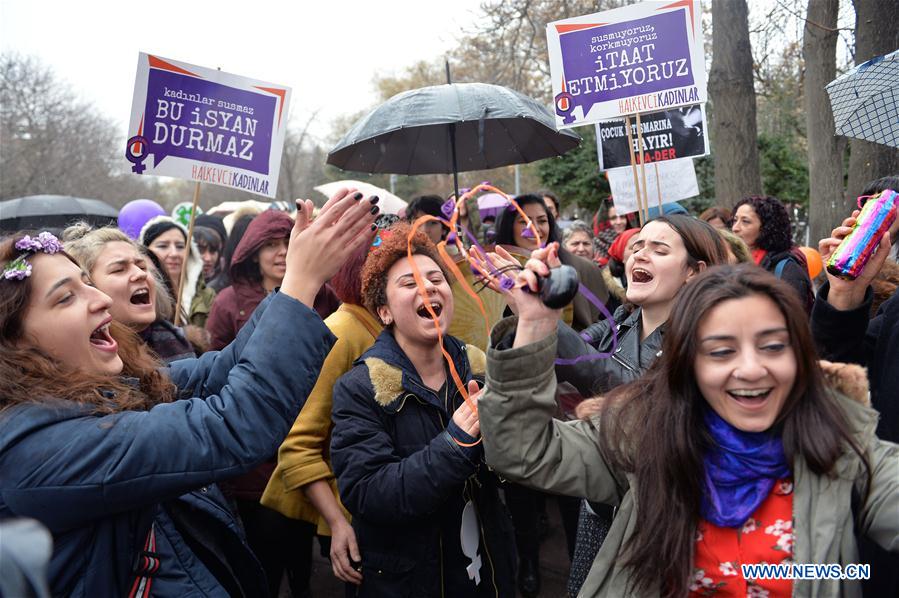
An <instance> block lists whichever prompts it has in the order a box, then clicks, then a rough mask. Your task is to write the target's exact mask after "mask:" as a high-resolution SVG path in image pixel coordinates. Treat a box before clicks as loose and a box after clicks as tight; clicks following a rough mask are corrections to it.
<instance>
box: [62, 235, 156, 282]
mask: <svg viewBox="0 0 899 598" xmlns="http://www.w3.org/2000/svg"><path fill="white" fill-rule="evenodd" d="M115 241H120V242H122V243H127V244H128V245H131V246H132V247H134V248H135V249H136V250H137V251H139V252H140V253H141V254H142V255H143V251H142V250H141V246H140V245H138V244H137V243H135V241H134V239H132V238H131V237H129V236H128V235H126V234H125V233H124V232H123V231H121V230H120V229H118V228H115V227H112V226H104V227H103V228H97V229H95V228H94V227H92V226H91V225H90V224H88V223H87V222H76V223H75V224H73V225H72V226H70V227H68V228H67V229H66V230H64V231H63V233H62V242H63V246H64V247H65V250H66V253H68V254H69V255H71V256H72V257H73V258H75V259H76V260H77V261H78V263H79V264H81V267H82V268H84V269H85V270H86V271H87V273H88V274H90V273H91V272H92V271H93V269H94V266H96V265H97V258H98V257H99V256H100V253H101V252H102V251H103V248H104V247H105V246H106V244H107V243H113V242H115Z"/></svg>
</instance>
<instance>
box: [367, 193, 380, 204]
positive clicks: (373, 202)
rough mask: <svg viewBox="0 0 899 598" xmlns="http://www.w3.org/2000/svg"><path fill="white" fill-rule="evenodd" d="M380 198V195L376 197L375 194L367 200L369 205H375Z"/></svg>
mask: <svg viewBox="0 0 899 598" xmlns="http://www.w3.org/2000/svg"><path fill="white" fill-rule="evenodd" d="M380 199H381V198H380V197H378V196H377V195H375V196H374V197H372V198H371V199H369V200H368V201H370V202H371V205H375V204H376V203H378V201H379V200H380Z"/></svg>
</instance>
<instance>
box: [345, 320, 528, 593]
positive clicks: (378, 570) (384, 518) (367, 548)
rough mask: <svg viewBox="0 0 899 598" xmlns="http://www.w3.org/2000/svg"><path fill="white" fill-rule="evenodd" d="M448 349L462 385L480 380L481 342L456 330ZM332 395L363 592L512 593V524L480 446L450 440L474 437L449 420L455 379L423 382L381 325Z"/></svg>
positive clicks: (457, 401) (458, 399) (457, 400)
mask: <svg viewBox="0 0 899 598" xmlns="http://www.w3.org/2000/svg"><path fill="white" fill-rule="evenodd" d="M444 347H445V348H446V350H447V352H448V353H449V354H450V355H451V356H452V358H453V363H454V365H455V367H456V371H457V372H458V373H459V377H460V378H461V379H462V380H463V381H464V382H466V383H467V382H468V381H469V380H471V379H473V378H475V379H480V380H482V379H483V375H484V371H485V363H486V359H485V357H484V354H483V353H482V352H481V351H480V350H479V349H477V348H476V347H473V346H471V345H468V346H466V345H463V344H462V343H461V341H459V340H457V339H455V338H453V337H445V338H444ZM447 389H448V391H447ZM438 394H439V396H438ZM333 400H334V405H333V410H332V419H333V420H334V430H333V433H332V437H331V459H332V465H333V467H334V473H335V474H336V476H337V483H338V487H339V489H340V498H341V500H342V502H343V504H344V506H346V508H347V510H348V511H349V512H350V513H351V514H352V515H353V528H354V530H355V531H356V537H357V540H358V542H359V551H360V552H361V553H362V576H363V581H362V586H361V587H360V588H359V591H358V594H357V595H358V596H366V597H369V596H384V597H390V598H394V597H402V596H409V597H412V596H414V597H423V596H435V597H436V596H453V597H457V596H458V597H463V598H464V597H466V596H471V597H475V596H477V597H486V596H496V597H499V596H514V595H515V563H516V555H515V541H514V536H513V533H512V522H511V519H510V518H509V515H508V513H507V511H506V509H505V507H504V506H503V504H502V503H501V502H500V500H499V496H498V494H497V484H498V481H497V479H496V478H495V476H494V475H493V474H492V473H490V472H489V471H488V470H487V468H486V466H485V465H484V464H483V463H482V449H481V446H480V445H478V446H475V447H462V446H460V445H458V444H457V443H456V442H454V441H453V438H457V439H459V440H460V441H462V442H466V441H470V440H473V439H471V438H467V437H466V435H465V434H464V432H462V430H461V429H459V428H458V427H456V426H455V424H454V423H452V422H451V418H452V414H453V412H454V411H455V410H456V408H457V407H459V405H461V403H462V400H463V399H462V396H461V395H460V393H459V392H458V391H457V390H456V388H455V385H454V384H453V382H452V380H451V379H449V377H448V379H447V385H446V386H445V387H444V389H443V392H441V393H435V392H434V391H432V390H431V389H429V388H427V387H426V386H425V385H424V384H423V383H422V381H421V378H420V377H419V375H418V373H417V372H416V370H415V368H414V366H413V365H412V363H411V362H410V361H409V359H408V358H407V357H406V355H405V353H403V351H402V349H400V347H399V345H398V344H397V343H396V340H394V338H393V335H392V334H391V333H390V332H389V331H385V332H382V333H381V335H380V336H379V337H378V338H377V340H376V341H375V344H374V345H373V346H372V348H371V349H369V350H368V351H366V352H365V353H364V354H363V355H362V357H360V358H359V359H358V360H357V361H356V362H355V365H354V367H353V369H352V370H350V371H349V372H348V373H347V374H345V375H344V376H342V377H341V378H340V379H339V380H338V381H337V384H336V385H335V386H334V393H333ZM450 434H452V436H451V435H450ZM469 500H471V501H472V502H473V503H474V506H475V508H476V511H477V519H478V523H479V527H480V542H479V548H478V554H479V555H480V558H481V569H480V579H481V581H480V584H479V585H478V586H475V585H474V583H473V582H471V581H470V580H469V578H468V574H467V573H466V567H467V566H468V565H469V563H470V562H471V561H470V560H469V559H468V558H467V557H465V556H464V555H463V553H462V548H461V545H460V527H461V521H462V511H463V508H464V507H465V504H466V502H467V501H469Z"/></svg>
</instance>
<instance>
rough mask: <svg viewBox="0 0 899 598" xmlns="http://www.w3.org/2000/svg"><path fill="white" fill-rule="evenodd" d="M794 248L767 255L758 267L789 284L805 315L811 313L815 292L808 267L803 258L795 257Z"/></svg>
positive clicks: (795, 250) (795, 251)
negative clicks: (794, 291) (797, 297)
mask: <svg viewBox="0 0 899 598" xmlns="http://www.w3.org/2000/svg"><path fill="white" fill-rule="evenodd" d="M797 252H798V250H797V249H796V248H793V249H788V250H786V251H780V252H778V253H768V254H766V255H765V257H764V258H762V261H761V262H760V263H759V266H761V267H762V268H764V269H765V270H767V271H768V272H770V273H771V274H774V275H775V276H777V277H778V278H780V279H781V280H783V281H784V282H785V283H787V284H789V285H790V286H791V287H793V288H794V289H795V290H796V293H797V295H799V300H800V301H801V302H802V305H803V306H804V307H805V311H806V313H811V311H812V303H814V301H815V291H814V290H813V287H812V280H811V278H809V276H808V266H807V265H806V264H805V258H804V257H800V255H801V254H799V255H797ZM780 264H782V265H781V266H780V273H779V274H778V271H777V269H778V265H780Z"/></svg>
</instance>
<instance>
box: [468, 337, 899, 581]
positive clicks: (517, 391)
mask: <svg viewBox="0 0 899 598" xmlns="http://www.w3.org/2000/svg"><path fill="white" fill-rule="evenodd" d="M511 324H513V323H512V322H509V321H508V320H503V321H502V322H500V323H499V324H497V326H496V327H495V328H494V331H493V334H492V336H493V339H494V340H496V339H500V338H502V337H503V336H504V335H506V334H508V332H509V331H508V330H507V328H508V327H509V326H510V325H511ZM556 343H557V338H556V333H555V332H553V333H552V335H550V336H548V337H546V338H545V339H542V340H540V341H538V342H536V343H533V344H530V345H527V346H524V347H519V348H515V349H509V350H505V351H500V350H497V349H494V348H491V349H490V350H489V352H488V354H487V382H486V390H485V393H484V395H483V396H482V397H481V399H480V401H479V409H478V414H479V416H480V423H481V433H482V437H483V443H484V450H485V456H486V460H487V463H488V465H490V466H491V467H492V468H494V469H495V470H496V471H498V472H499V473H500V474H502V475H503V476H504V477H506V478H508V479H510V480H513V481H516V482H519V483H521V484H524V485H526V486H530V487H532V488H536V489H540V490H547V491H550V492H554V493H557V494H563V495H568V496H578V497H584V498H587V499H589V500H592V501H596V502H600V503H605V504H610V505H617V507H618V512H617V514H616V516H615V520H614V522H613V524H612V528H611V530H610V531H609V534H608V536H606V539H605V541H604V542H603V544H602V548H601V549H600V551H599V554H598V555H597V556H596V560H595V561H594V563H593V567H592V568H591V569H590V573H589V575H588V576H587V580H586V582H585V583H584V586H583V588H582V589H581V593H580V596H611V597H615V598H619V597H620V596H626V595H633V588H632V587H628V572H627V570H625V569H623V568H622V567H621V565H620V564H619V563H617V562H616V556H617V555H618V554H619V553H620V552H621V551H622V547H623V546H624V544H625V542H626V541H627V539H628V538H629V537H630V535H631V533H632V532H633V529H634V526H635V525H637V522H638V520H637V516H636V505H635V502H634V493H632V492H631V491H630V488H631V486H632V485H633V484H634V479H633V478H632V477H631V476H630V475H624V474H623V473H622V472H619V471H613V470H612V469H611V468H610V466H609V465H608V463H607V461H606V460H605V459H604V457H603V455H602V453H601V452H600V449H599V435H598V426H599V421H598V419H593V420H592V421H590V422H586V421H571V422H562V421H559V420H555V419H553V414H554V413H555V412H556V402H555V393H556V378H555V373H554V370H553V360H554V358H555V356H556ZM840 404H841V406H842V407H843V409H844V410H845V412H846V417H847V421H848V422H849V423H850V425H851V426H852V428H853V430H854V432H855V435H856V439H857V440H858V442H859V444H860V445H861V446H862V447H866V448H867V450H868V451H869V452H868V455H869V459H870V461H871V467H872V474H873V482H872V486H871V489H870V495H869V497H868V500H867V501H866V503H865V504H864V505H861V506H859V507H858V508H857V509H858V511H857V517H858V528H859V531H860V533H862V534H864V535H866V536H868V537H869V538H871V539H872V540H874V541H875V542H877V543H878V544H880V545H881V546H883V547H884V548H886V549H887V550H890V551H899V446H897V445H895V444H892V443H889V442H886V441H882V440H879V439H878V438H877V437H876V436H875V435H874V428H875V426H876V423H877V417H878V416H877V413H876V412H875V411H873V410H872V409H870V408H868V407H865V406H863V405H861V404H859V403H857V402H855V401H852V400H850V399H847V398H845V397H842V396H841V395H840ZM836 470H837V476H836V477H835V478H828V477H826V476H819V475H816V474H814V473H812V472H811V471H810V470H809V468H808V466H807V464H806V463H805V461H804V460H802V459H801V458H800V459H797V461H796V462H795V463H794V464H793V482H794V486H793V487H794V496H793V530H794V538H795V539H794V544H793V557H794V559H793V560H794V561H795V562H796V563H823V564H826V563H838V564H840V565H843V566H844V567H845V565H848V564H850V563H857V562H858V550H857V548H856V540H855V535H854V528H853V521H852V518H853V514H852V508H851V506H850V505H851V496H852V485H853V483H855V484H856V485H857V486H858V490H859V494H858V495H859V496H864V495H865V493H864V492H865V488H864V486H865V485H866V477H865V469H864V466H863V465H862V463H861V460H860V459H859V458H858V457H857V456H856V455H855V453H853V452H851V451H847V453H846V454H844V455H843V456H842V457H841V458H840V459H839V461H838V462H837V465H836ZM651 595H652V594H651ZM793 595H794V596H802V597H805V596H809V597H811V596H815V597H818V596H859V595H861V587H860V585H859V583H858V582H856V581H833V580H810V581H800V580H794V582H793Z"/></svg>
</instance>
